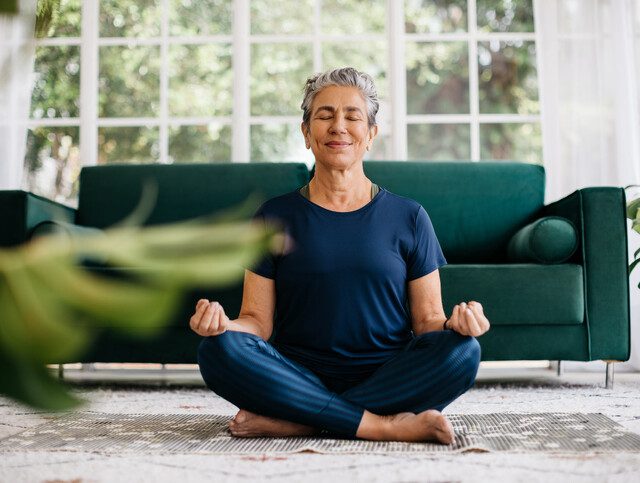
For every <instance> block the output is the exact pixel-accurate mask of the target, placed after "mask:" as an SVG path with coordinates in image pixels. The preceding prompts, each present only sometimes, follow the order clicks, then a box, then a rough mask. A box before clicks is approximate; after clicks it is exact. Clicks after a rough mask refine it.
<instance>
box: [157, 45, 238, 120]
mask: <svg viewBox="0 0 640 483" xmlns="http://www.w3.org/2000/svg"><path fill="white" fill-rule="evenodd" d="M169 49H170V50H169V57H170V66H171V67H170V70H169V113H170V115H172V116H223V115H228V114H231V109H232V105H233V92H232V88H233V70H232V68H231V45H229V44H208V45H172V46H170V48H169Z"/></svg>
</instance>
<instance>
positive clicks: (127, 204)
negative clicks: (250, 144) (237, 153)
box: [76, 163, 309, 228]
mask: <svg viewBox="0 0 640 483" xmlns="http://www.w3.org/2000/svg"><path fill="white" fill-rule="evenodd" d="M147 179H152V180H154V181H155V182H156V184H157V186H158V198H157V202H156V204H155V208H154V210H153V212H152V213H151V215H150V217H149V218H148V220H147V222H146V224H148V225H153V224H160V223H169V222H172V221H178V220H185V219H189V218H195V217H198V216H206V215H210V214H212V213H215V212H218V211H220V210H223V209H227V208H232V207H236V206H238V205H240V204H242V203H243V202H244V201H245V200H246V199H247V198H248V197H249V196H250V195H254V196H256V206H255V209H257V208H258V206H259V203H260V202H262V201H265V200H267V199H269V198H272V197H274V196H277V195H281V194H283V193H287V192H290V191H293V190H295V189H296V188H299V187H301V186H303V185H305V184H306V183H307V182H308V181H309V170H308V169H307V166H306V165H305V164H303V163H234V164H230V163H228V164H179V165H161V164H154V165H152V164H149V165H125V164H123V165H105V166H91V167H85V168H83V169H82V172H81V173H80V194H79V199H78V212H77V216H76V223H77V224H79V225H84V226H93V227H98V228H106V227H108V226H110V225H113V224H114V223H117V222H118V221H120V220H122V219H124V218H125V217H126V216H127V215H129V214H130V213H131V212H132V211H133V210H134V208H135V207H136V205H137V204H138V202H139V200H140V196H141V192H142V186H143V185H144V183H145V180H147Z"/></svg>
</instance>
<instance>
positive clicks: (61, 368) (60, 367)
mask: <svg viewBox="0 0 640 483" xmlns="http://www.w3.org/2000/svg"><path fill="white" fill-rule="evenodd" d="M58 379H60V380H62V379H64V364H58Z"/></svg>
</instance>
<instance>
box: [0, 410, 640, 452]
mask: <svg viewBox="0 0 640 483" xmlns="http://www.w3.org/2000/svg"><path fill="white" fill-rule="evenodd" d="M447 417H448V418H449V420H450V421H451V423H452V424H453V427H454V429H455V432H456V439H455V442H454V443H453V444H451V445H440V444H434V443H404V442H378V441H364V440H349V439H335V438H334V437H332V436H324V437H323V436H320V437H306V436H305V437H292V438H236V437H233V436H232V435H231V434H230V433H229V432H228V430H227V422H228V421H229V419H230V417H229V416H221V415H215V414H202V415H192V414H160V415H158V414H110V413H92V412H78V413H70V414H67V415H64V416H61V417H57V418H54V419H52V420H51V421H48V422H46V423H44V424H41V425H39V426H36V427H34V428H31V429H28V430H26V431H23V432H21V433H19V434H16V435H13V436H9V437H7V438H4V439H2V440H0V452H11V451H29V450H34V451H82V452H85V451H90V452H98V453H132V452H133V453H190V454H195V453H198V454H203V453H208V454H264V453H297V452H302V451H311V452H317V453H325V454H341V453H376V454H381V453H385V454H387V453H425V452H465V451H516V452H563V453H566V452H570V453H576V452H578V453H585V452H586V453H618V452H629V451H631V452H640V435H637V434H635V433H633V432H631V431H629V430H627V429H625V428H624V427H622V426H621V425H619V424H618V423H616V422H614V421H612V420H611V419H609V418H608V417H606V416H604V415H602V414H599V413H589V414H579V413H532V414H514V413H505V414H498V413H494V414H449V415H447Z"/></svg>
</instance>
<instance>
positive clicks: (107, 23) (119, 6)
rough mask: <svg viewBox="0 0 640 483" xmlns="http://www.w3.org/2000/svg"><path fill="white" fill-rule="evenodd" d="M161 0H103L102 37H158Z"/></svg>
mask: <svg viewBox="0 0 640 483" xmlns="http://www.w3.org/2000/svg"><path fill="white" fill-rule="evenodd" d="M160 2H161V0H127V1H122V0H101V1H100V36H101V37H157V36H159V35H160Z"/></svg>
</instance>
